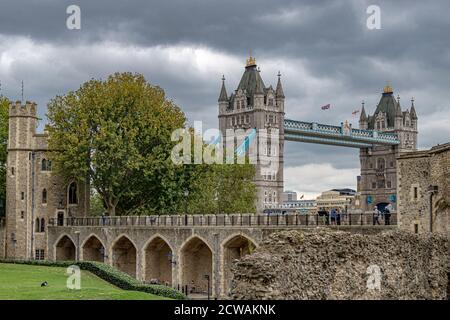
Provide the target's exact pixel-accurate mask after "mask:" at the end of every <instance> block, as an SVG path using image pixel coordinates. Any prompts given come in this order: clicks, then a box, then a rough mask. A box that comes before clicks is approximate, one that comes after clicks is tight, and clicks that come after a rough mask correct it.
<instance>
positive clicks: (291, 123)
mask: <svg viewBox="0 0 450 320" xmlns="http://www.w3.org/2000/svg"><path fill="white" fill-rule="evenodd" d="M284 128H285V132H286V133H289V132H293V133H295V132H297V131H300V132H304V133H309V134H314V133H315V134H326V135H330V136H339V137H340V136H342V135H344V132H343V127H342V126H334V125H328V124H322V123H313V122H303V121H296V120H290V119H285V120H284ZM346 136H347V137H353V138H356V139H362V140H363V141H373V142H384V143H388V144H398V143H399V140H398V136H397V134H395V133H392V132H378V131H375V130H363V129H353V128H350V131H349V134H348V135H346Z"/></svg>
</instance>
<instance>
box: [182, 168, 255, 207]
mask: <svg viewBox="0 0 450 320" xmlns="http://www.w3.org/2000/svg"><path fill="white" fill-rule="evenodd" d="M254 176H255V167H254V166H253V165H251V164H248V163H246V164H214V165H201V166H199V167H198V168H197V172H196V173H195V175H194V177H193V179H192V185H191V190H192V191H191V194H190V195H189V212H190V213H226V214H228V213H254V212H255V211H256V207H255V200H256V186H255V184H254V182H253V178H254Z"/></svg>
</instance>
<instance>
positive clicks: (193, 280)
mask: <svg viewBox="0 0 450 320" xmlns="http://www.w3.org/2000/svg"><path fill="white" fill-rule="evenodd" d="M212 257H213V254H212V251H211V249H210V247H209V246H208V245H207V244H206V243H205V242H204V241H203V240H202V239H200V238H199V237H193V238H191V239H190V240H189V241H187V242H186V243H185V244H184V245H183V247H182V248H181V255H180V263H181V284H182V285H183V287H186V286H187V287H188V293H196V294H207V293H208V284H209V292H210V293H212V292H213V283H214V282H213V280H214V279H213V277H212V269H213V260H212ZM208 277H209V281H208Z"/></svg>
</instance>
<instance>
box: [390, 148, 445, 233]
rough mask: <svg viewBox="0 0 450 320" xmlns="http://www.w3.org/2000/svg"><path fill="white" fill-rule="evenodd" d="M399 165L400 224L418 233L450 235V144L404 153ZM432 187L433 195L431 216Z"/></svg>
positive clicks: (402, 227) (401, 226)
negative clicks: (430, 187)
mask: <svg viewBox="0 0 450 320" xmlns="http://www.w3.org/2000/svg"><path fill="white" fill-rule="evenodd" d="M397 166H398V170H399V172H398V185H399V188H398V206H399V208H398V209H399V210H398V212H399V227H400V228H401V229H406V230H410V231H414V232H418V233H423V232H429V231H430V230H432V231H433V232H439V233H443V234H446V235H447V236H449V235H450V218H449V217H450V143H448V144H446V145H441V146H436V147H433V148H432V149H430V150H427V151H418V152H411V153H406V154H403V155H401V156H400V157H399V158H398V160H397ZM429 186H436V187H437V192H436V193H435V194H434V195H433V198H432V201H433V204H432V205H433V213H432V214H433V216H432V217H430V192H429V191H428V188H429Z"/></svg>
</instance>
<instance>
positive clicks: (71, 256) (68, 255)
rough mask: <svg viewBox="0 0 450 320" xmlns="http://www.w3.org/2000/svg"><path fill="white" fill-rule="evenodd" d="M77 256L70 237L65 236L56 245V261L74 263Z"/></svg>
mask: <svg viewBox="0 0 450 320" xmlns="http://www.w3.org/2000/svg"><path fill="white" fill-rule="evenodd" d="M75 256H76V247H75V244H74V243H73V241H72V240H71V239H70V238H69V237H68V236H63V237H62V238H61V239H60V240H59V241H58V242H57V243H56V250H55V259H56V260H60V261H71V260H72V261H73V260H75Z"/></svg>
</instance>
